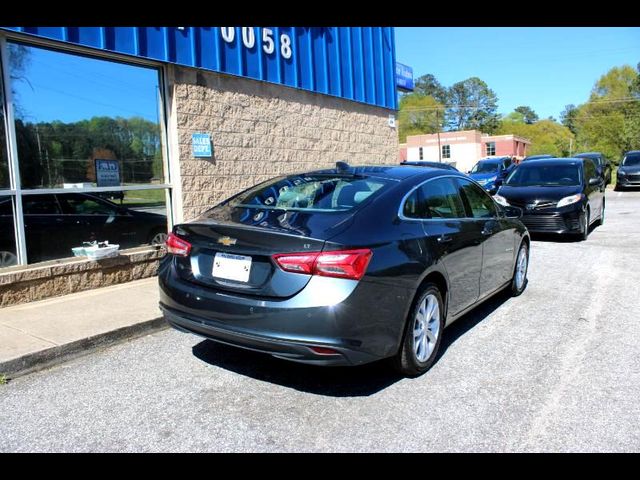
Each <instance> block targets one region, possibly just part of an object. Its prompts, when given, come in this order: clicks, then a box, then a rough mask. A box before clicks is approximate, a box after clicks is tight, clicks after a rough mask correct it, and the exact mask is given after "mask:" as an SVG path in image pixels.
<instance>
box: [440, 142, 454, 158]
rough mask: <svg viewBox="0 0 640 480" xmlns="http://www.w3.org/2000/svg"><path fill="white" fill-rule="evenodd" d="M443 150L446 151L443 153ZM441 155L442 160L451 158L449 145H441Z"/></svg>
mask: <svg viewBox="0 0 640 480" xmlns="http://www.w3.org/2000/svg"><path fill="white" fill-rule="evenodd" d="M445 149H446V153H445ZM440 153H441V154H442V158H449V159H450V158H451V145H450V144H446V145H442V149H441V152H440Z"/></svg>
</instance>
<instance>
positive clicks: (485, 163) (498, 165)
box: [469, 157, 516, 195]
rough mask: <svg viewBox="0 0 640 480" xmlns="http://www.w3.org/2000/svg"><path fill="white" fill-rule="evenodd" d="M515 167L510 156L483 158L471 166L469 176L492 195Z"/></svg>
mask: <svg viewBox="0 0 640 480" xmlns="http://www.w3.org/2000/svg"><path fill="white" fill-rule="evenodd" d="M515 167H516V164H515V163H511V158H510V157H495V158H485V159H482V160H479V161H478V163H476V164H475V165H474V166H473V168H472V169H471V170H470V171H469V176H470V177H471V178H473V179H474V180H475V181H476V182H478V183H479V184H480V185H482V186H483V187H484V189H485V190H487V191H488V192H489V193H490V194H492V195H493V194H494V193H496V191H497V190H498V188H499V187H500V185H502V182H503V181H504V179H505V178H506V176H507V175H508V174H509V173H511V171H512V170H513V169H514V168H515Z"/></svg>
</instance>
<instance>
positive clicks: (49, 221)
mask: <svg viewBox="0 0 640 480" xmlns="http://www.w3.org/2000/svg"><path fill="white" fill-rule="evenodd" d="M5 203H6V204H5V205H4V206H3V205H0V232H1V233H0V257H1V256H2V252H11V253H12V254H13V256H12V257H11V259H12V261H13V262H14V263H15V261H16V257H15V248H14V237H13V214H12V209H11V203H10V201H5ZM22 209H23V212H24V224H25V232H26V240H27V257H28V260H29V263H35V262H41V261H45V260H51V259H56V258H63V257H70V256H72V253H71V248H73V247H77V246H81V245H82V243H83V242H89V241H104V240H108V241H109V242H110V243H112V244H118V245H120V248H121V249H122V248H129V247H137V246H139V245H142V244H145V243H146V244H155V245H161V244H164V242H165V240H166V238H167V217H166V216H165V215H160V214H156V213H149V212H141V211H137V210H133V209H130V208H126V207H124V206H120V205H116V204H115V203H113V202H110V201H108V200H105V199H104V198H101V197H99V196H97V195H94V194H90V193H58V194H41V195H24V196H23V197H22Z"/></svg>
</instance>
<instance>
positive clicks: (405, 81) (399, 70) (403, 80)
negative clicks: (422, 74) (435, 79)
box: [396, 62, 413, 91]
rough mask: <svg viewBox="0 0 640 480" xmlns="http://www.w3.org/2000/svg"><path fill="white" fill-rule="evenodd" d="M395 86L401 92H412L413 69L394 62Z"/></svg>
mask: <svg viewBox="0 0 640 480" xmlns="http://www.w3.org/2000/svg"><path fill="white" fill-rule="evenodd" d="M396 86H397V87H398V88H399V89H401V90H409V91H413V68H411V67H408V66H406V65H403V64H402V63H399V62H396Z"/></svg>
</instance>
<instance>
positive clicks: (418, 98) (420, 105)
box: [398, 93, 444, 143]
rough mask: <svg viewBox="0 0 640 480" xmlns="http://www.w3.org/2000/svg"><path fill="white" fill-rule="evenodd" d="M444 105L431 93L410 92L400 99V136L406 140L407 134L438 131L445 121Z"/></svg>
mask: <svg viewBox="0 0 640 480" xmlns="http://www.w3.org/2000/svg"><path fill="white" fill-rule="evenodd" d="M443 112H444V106H443V105H442V104H440V103H438V101H437V100H435V99H434V98H433V97H432V96H430V95H421V94H417V93H410V94H408V95H405V96H403V97H402V98H401V99H400V110H399V112H398V136H399V140H400V142H401V143H402V142H405V141H406V139H407V135H421V134H425V133H436V132H438V131H440V130H441V129H442V126H443V123H444V115H443Z"/></svg>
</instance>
